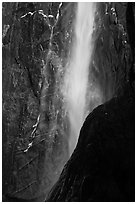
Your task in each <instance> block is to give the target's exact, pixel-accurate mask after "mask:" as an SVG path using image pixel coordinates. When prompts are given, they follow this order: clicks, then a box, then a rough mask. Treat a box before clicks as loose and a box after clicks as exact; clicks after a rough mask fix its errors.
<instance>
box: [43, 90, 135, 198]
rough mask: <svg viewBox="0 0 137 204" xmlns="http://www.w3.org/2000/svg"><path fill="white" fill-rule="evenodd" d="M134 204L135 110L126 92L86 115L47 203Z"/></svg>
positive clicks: (131, 99) (132, 100) (131, 97)
mask: <svg viewBox="0 0 137 204" xmlns="http://www.w3.org/2000/svg"><path fill="white" fill-rule="evenodd" d="M134 200H135V109H134V97H133V96H132V93H130V94H129V91H128V90H127V93H126V94H125V95H124V96H122V97H119V98H113V99H112V100H110V101H109V102H107V103H105V104H104V105H101V106H99V107H97V108H96V109H95V110H94V111H93V112H92V113H90V114H89V116H88V117H87V119H86V121H85V123H84V125H83V127H82V129H81V132H80V136H79V141H78V144H77V147H76V149H75V151H74V152H73V154H72V156H71V158H70V160H69V161H68V163H67V164H66V165H65V167H64V170H63V172H62V174H61V176H60V178H59V180H58V182H57V183H56V184H55V186H54V187H53V189H52V191H51V193H50V195H49V197H48V199H47V201H52V202H54V201H57V202H58V201H77V202H79V201H92V202H96V201H98V202H103V201H105V202H107V201H108V202H113V201H114V202H117V201H122V202H126V201H128V202H129V201H134Z"/></svg>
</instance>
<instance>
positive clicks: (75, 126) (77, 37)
mask: <svg viewBox="0 0 137 204" xmlns="http://www.w3.org/2000/svg"><path fill="white" fill-rule="evenodd" d="M95 9H96V5H95V3H83V2H79V3H78V4H77V10H76V19H75V24H74V32H75V33H74V41H73V45H72V49H71V58H70V62H69V66H68V67H67V71H66V74H65V77H64V87H65V90H64V95H65V98H66V104H67V105H66V109H67V111H68V116H69V122H70V135H69V154H70V155H71V154H72V152H73V150H74V148H75V146H76V144H77V140H78V136H79V132H80V129H81V127H82V124H83V122H84V119H85V117H86V116H87V108H88V107H87V101H86V96H87V87H88V75H89V64H90V62H91V54H92V50H93V42H92V33H93V23H94V15H95Z"/></svg>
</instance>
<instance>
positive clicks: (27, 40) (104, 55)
mask: <svg viewBox="0 0 137 204" xmlns="http://www.w3.org/2000/svg"><path fill="white" fill-rule="evenodd" d="M128 5H129V4H128ZM2 6H3V8H2V9H3V10H2V15H3V19H2V29H3V35H2V42H3V47H2V53H3V56H2V58H3V61H2V68H3V69H2V75H3V82H2V83H3V95H2V97H3V116H2V117H3V120H2V123H3V128H2V131H3V135H2V138H3V139H2V140H3V148H2V153H3V154H2V162H3V164H2V165H3V166H2V177H3V179H2V182H3V184H2V185H3V187H2V188H3V189H2V191H3V192H2V193H3V201H43V200H44V199H45V198H46V196H47V194H48V193H49V191H50V189H51V187H52V186H53V184H54V183H55V181H56V180H57V179H58V177H59V175H60V173H61V170H62V168H63V165H64V164H65V162H66V161H67V160H68V140H69V138H68V135H67V133H68V129H69V126H68V119H67V116H66V115H65V110H64V107H63V96H62V93H61V92H60V84H61V81H62V78H63V76H64V72H65V70H64V68H65V65H66V63H67V59H68V58H69V54H70V53H69V50H70V47H71V44H72V41H73V26H72V24H73V19H74V17H75V6H76V4H75V3H57V2H56V3H53V2H45V3H38V2H35V3H33V2H31V3H29V2H27V3H23V2H19V3H18V2H13V3H12V2H11V3H9V2H4V3H3V4H2ZM112 8H115V9H112ZM126 10H127V4H126V3H116V4H115V3H110V4H109V3H102V4H99V5H98V12H97V15H96V27H95V33H94V40H95V48H94V52H93V58H94V61H91V65H90V73H89V81H93V82H94V84H96V86H99V88H100V91H101V93H102V95H103V102H105V101H107V100H110V99H111V98H112V97H114V96H117V95H118V94H120V95H122V94H123V90H124V89H123V87H124V86H125V83H127V82H128V81H129V74H128V71H129V70H132V71H131V73H130V77H131V79H132V80H131V81H130V82H131V83H132V82H133V81H134V72H133V65H134V38H133V36H134V35H133V34H134V31H133V32H132V29H133V27H134V25H132V23H133V20H132V18H131V16H132V14H133V13H132V6H130V5H129V9H128V11H129V12H128V15H127V19H126ZM128 27H129V29H128V30H129V31H130V32H128V35H127V28H128ZM128 36H129V39H128ZM129 42H130V45H131V48H132V50H133V53H132V55H131V48H130V46H129ZM132 58H133V59H132ZM91 88H92V86H89V89H91ZM93 91H94V90H93ZM133 95H134V94H133ZM126 97H127V98H126ZM124 99H125V100H124ZM122 100H124V104H125V107H126V111H127V112H126V111H124V110H125V109H124V110H123V109H122V110H121V109H120V107H123V105H120V107H119V105H117V103H120V104H122V103H123V102H122ZM128 102H129V103H128ZM113 103H114V104H113ZM110 104H113V105H109V104H108V105H106V109H107V111H108V112H109V111H110V115H109V116H108V118H107V117H106V115H105V112H104V107H105V106H101V107H100V108H99V109H97V110H95V112H93V113H92V114H91V118H90V116H89V119H88V120H87V122H88V121H89V123H90V122H91V121H92V120H93V121H94V118H96V117H97V118H98V115H99V119H98V120H95V121H94V122H93V124H92V125H91V127H90V125H89V124H86V123H87V122H86V123H85V124H84V126H83V128H84V131H85V129H86V131H91V132H92V131H93V132H94V130H93V129H94V128H95V129H96V127H98V124H97V123H99V125H100V126H101V127H102V129H103V130H104V128H105V132H106V131H108V130H107V129H106V125H107V123H108V121H109V123H111V121H112V123H113V115H114V119H115V120H116V118H117V114H116V111H115V109H114V108H113V107H112V110H109V108H110V106H114V107H116V110H117V112H118V111H119V112H120V111H121V112H120V113H121V114H125V116H126V114H128V113H130V111H131V115H132V111H133V110H132V108H131V107H132V106H133V99H131V100H130V96H129V95H128V96H124V98H123V99H121V101H120V102H119V99H116V101H115V99H114V100H112V102H110ZM92 105H93V104H91V107H92ZM100 111H101V112H100ZM111 113H112V115H111ZM120 117H121V116H120V114H119V117H118V118H119V121H121V120H122V118H120ZM131 118H132V116H131ZM102 120H103V122H102ZM129 122H130V120H129ZM123 123H124V121H123ZM123 123H122V124H120V125H121V127H122V125H123V126H124V124H123ZM125 123H126V124H127V123H128V122H126V121H125ZM103 124H104V126H105V127H104V126H103ZM116 124H117V127H116V129H115V124H114V126H113V124H112V129H115V132H116V131H118V129H119V128H120V127H119V124H118V123H116ZM85 125H86V126H88V127H89V130H88V129H87V128H85ZM127 125H128V124H127ZM92 126H94V128H93V127H92ZM125 127H126V128H127V129H125V130H127V131H128V130H129V128H130V124H129V127H128V126H125ZM82 131H83V129H82ZM98 131H100V134H102V131H101V130H100V129H99V128H98ZM111 131H112V130H111ZM121 131H122V133H121V132H120V133H119V134H122V135H124V132H123V131H124V129H123V130H121ZM113 132H114V131H112V133H113ZM85 134H86V136H84V135H85ZM90 134H91V133H90V132H88V133H81V136H80V140H79V143H78V147H77V149H76V150H75V153H74V154H73V156H72V158H71V159H70V161H69V162H68V164H67V165H66V167H65V169H64V170H63V173H62V175H61V179H60V180H59V182H58V183H57V185H58V186H59V187H55V188H56V190H55V191H54V192H56V193H55V194H54V197H52V196H51V197H50V199H49V200H51V199H54V200H56V199H60V200H73V201H75V200H78V199H80V200H86V199H90V200H92V199H94V200H96V199H97V197H96V194H95V195H94V197H93V196H91V197H89V195H88V193H90V192H89V191H88V190H87V186H90V187H88V188H91V189H93V187H92V185H91V183H92V182H89V181H91V180H92V179H93V177H92V176H90V170H91V169H92V166H91V165H90V166H89V167H88V166H87V168H83V166H82V165H84V166H86V165H87V163H88V162H89V161H90V160H91V161H92V162H93V163H92V165H95V164H96V163H97V168H99V166H98V165H100V166H101V167H102V166H103V164H102V163H101V162H98V160H100V155H101V153H100V152H101V151H102V150H101V149H102V148H101V144H100V142H102V143H103V144H102V145H104V148H105V149H106V152H104V154H106V155H108V152H109V149H107V147H106V146H105V141H104V140H103V141H102V140H101V141H100V142H99V144H97V143H98V140H100V139H98V138H100V136H99V135H98V136H97V138H95V140H93V142H95V149H96V147H97V148H98V149H99V148H100V152H97V150H96V152H94V150H93V149H92V148H91V146H92V145H91V146H90V144H91V142H92V141H90V138H88V136H89V137H90ZM126 134H127V135H128V133H126ZM82 135H83V136H84V138H83V136H82ZM105 136H106V135H105V134H103V137H104V138H105ZM91 137H93V138H94V137H95V135H94V134H92V135H91ZM111 137H112V136H111ZM123 137H124V136H123ZM125 137H126V136H125ZM105 139H106V140H108V143H106V144H110V143H111V141H110V139H109V138H105ZM130 139H131V138H130ZM133 140H134V139H133ZM81 141H82V143H81ZM121 141H125V142H123V146H121V147H120V148H121V151H123V152H124V148H126V147H128V143H127V140H125V139H124V138H123V139H122V138H121ZM113 142H114V143H116V145H120V144H119V141H117V140H115V139H114V141H113ZM88 143H89V146H88ZM131 143H132V142H131ZM111 145H112V147H113V148H112V149H113V150H114V152H115V145H113V144H111ZM80 146H81V147H80ZM82 146H83V147H82ZM87 146H88V147H87ZM84 147H86V149H84ZM90 150H91V152H92V151H93V153H90ZM128 151H129V152H130V150H129V149H128V148H127V152H126V154H127V155H128ZM102 152H103V151H102ZM112 152H113V151H112ZM112 152H111V154H110V155H111V156H110V157H109V158H108V159H109V161H111V165H113V163H112V160H111V157H112V156H113V155H112ZM95 154H97V156H96V155H95ZM102 154H103V153H102ZM123 154H124V153H123ZM123 154H120V155H121V158H123V166H124V165H125V164H124V162H125V160H124V158H125V157H124V155H123ZM131 154H132V152H131ZM84 155H85V156H84ZM86 155H88V156H86ZM117 155H119V152H118V153H117ZM92 158H93V160H92ZM94 158H96V159H94ZM103 158H105V156H104V157H103ZM81 159H82V160H81ZM73 160H74V161H73ZM83 162H84V163H83ZM106 162H107V161H106ZM127 162H128V161H127ZM99 163H100V164H99ZM121 168H122V167H121ZM103 172H105V170H104V171H103ZM107 172H108V171H107ZM95 173H96V172H95ZM125 173H126V170H125ZM105 175H106V174H105V173H104V176H105ZM119 175H121V174H119ZM83 176H84V178H83ZM74 178H75V179H74ZM104 178H105V177H104ZM97 179H98V178H97ZM113 179H114V188H115V186H117V185H119V187H117V188H116V189H117V191H120V196H124V195H125V192H126V190H127V189H126V188H125V190H124V189H123V190H122V193H121V186H122V185H123V183H122V184H118V183H117V181H116V180H115V178H113ZM117 179H118V178H117ZM64 181H65V182H64ZM62 184H63V185H64V187H63V186H62ZM109 185H110V183H109V181H108V185H107V187H108V186H109ZM71 186H72V188H70V187H71ZM107 187H106V189H108V188H107ZM97 188H98V187H97ZM102 188H104V187H102ZM61 189H62V190H63V191H62V193H61V192H60V190H61ZM77 189H79V191H78V190H77ZM119 189H120V190H119ZM110 190H111V191H113V190H112V189H110ZM106 191H107V190H106ZM92 192H97V191H96V189H93V191H92ZM101 192H102V190H101V188H100V193H101ZM86 193H87V194H86ZM91 195H92V193H91ZM127 195H128V193H127ZM79 196H80V198H79ZM120 198H122V197H120ZM127 198H128V196H127ZM102 199H103V198H102Z"/></svg>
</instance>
